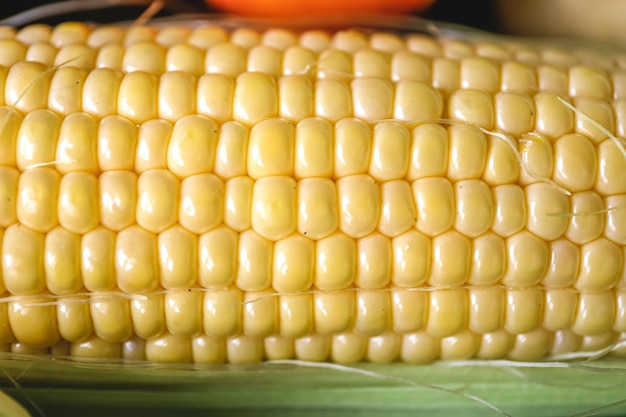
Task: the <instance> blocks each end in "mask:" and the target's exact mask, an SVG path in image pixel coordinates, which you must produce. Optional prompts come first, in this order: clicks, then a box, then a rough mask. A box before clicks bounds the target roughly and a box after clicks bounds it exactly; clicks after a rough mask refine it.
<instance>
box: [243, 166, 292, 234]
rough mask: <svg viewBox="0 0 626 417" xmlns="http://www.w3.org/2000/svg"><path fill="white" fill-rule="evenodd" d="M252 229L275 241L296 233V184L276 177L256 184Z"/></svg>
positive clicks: (253, 191)
mask: <svg viewBox="0 0 626 417" xmlns="http://www.w3.org/2000/svg"><path fill="white" fill-rule="evenodd" d="M251 216H252V219H251V220H252V228H253V229H254V231H255V232H257V233H258V234H259V235H261V236H262V237H264V238H266V239H269V240H272V241H276V240H279V239H283V238H284V237H286V236H288V235H290V234H291V233H293V232H294V231H295V229H296V216H297V214H296V181H295V180H294V179H293V178H292V177H284V176H273V177H265V178H261V179H259V180H257V181H256V182H255V183H254V188H253V189H252V215H251Z"/></svg>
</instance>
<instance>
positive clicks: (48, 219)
mask: <svg viewBox="0 0 626 417" xmlns="http://www.w3.org/2000/svg"><path fill="white" fill-rule="evenodd" d="M59 182H60V175H59V174H58V173H57V171H55V170H54V169H52V168H46V167H40V168H32V169H29V170H26V171H23V172H22V174H21V175H20V179H19V182H18V189H17V207H16V213H17V219H18V220H19V221H20V223H22V224H23V225H24V226H27V227H29V228H31V229H33V230H36V231H38V232H47V231H49V230H51V229H52V228H53V227H54V226H56V225H57V201H58V195H59Z"/></svg>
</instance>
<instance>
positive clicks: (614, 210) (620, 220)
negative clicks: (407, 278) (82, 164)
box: [0, 171, 626, 245]
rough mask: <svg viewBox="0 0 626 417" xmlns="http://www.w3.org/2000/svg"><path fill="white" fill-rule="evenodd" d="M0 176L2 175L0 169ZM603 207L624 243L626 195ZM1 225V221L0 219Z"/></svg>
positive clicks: (607, 228)
mask: <svg viewBox="0 0 626 417" xmlns="http://www.w3.org/2000/svg"><path fill="white" fill-rule="evenodd" d="M0 176H2V174H1V171H0ZM1 198H2V197H0V199H1ZM0 207H1V203H0ZM604 207H605V208H606V209H609V210H608V211H607V212H606V215H605V221H604V236H605V237H607V238H608V239H611V240H612V241H613V242H615V243H617V244H620V245H624V244H626V210H624V208H626V195H624V194H619V195H611V196H608V197H606V198H605V199H604ZM0 213H2V209H0ZM1 225H2V222H1V221H0V226H1Z"/></svg>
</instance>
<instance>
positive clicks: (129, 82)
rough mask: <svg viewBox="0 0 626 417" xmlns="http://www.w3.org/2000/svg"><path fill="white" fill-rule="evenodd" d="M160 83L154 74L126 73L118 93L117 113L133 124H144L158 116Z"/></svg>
mask: <svg viewBox="0 0 626 417" xmlns="http://www.w3.org/2000/svg"><path fill="white" fill-rule="evenodd" d="M158 102H159V101H158V81H157V77H156V76H155V75H154V74H150V73H147V72H142V71H136V72H130V73H126V74H125V75H124V77H123V78H122V81H121V83H120V87H119V90H118V93H117V113H118V114H119V115H120V116H122V117H126V118H127V119H129V120H130V121H131V122H135V123H143V122H145V121H147V120H150V119H156V118H157V115H158Z"/></svg>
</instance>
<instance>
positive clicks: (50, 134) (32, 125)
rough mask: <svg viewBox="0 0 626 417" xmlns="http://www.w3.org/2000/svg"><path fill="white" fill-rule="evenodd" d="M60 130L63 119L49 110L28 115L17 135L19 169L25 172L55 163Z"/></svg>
mask: <svg viewBox="0 0 626 417" xmlns="http://www.w3.org/2000/svg"><path fill="white" fill-rule="evenodd" d="M0 120H1V119H0ZM60 128H61V118H60V117H59V116H57V115H56V114H55V113H53V112H52V111H50V110H48V109H41V110H35V111H33V112H30V113H28V114H27V115H26V117H24V120H23V121H22V123H21V125H20V129H19V131H18V134H17V143H16V147H17V149H16V151H17V154H16V156H15V159H16V163H17V167H18V168H19V169H20V170H22V171H23V170H26V169H29V168H33V167H35V166H37V165H38V164H42V165H43V164H48V163H51V162H52V161H54V156H55V155H54V154H55V150H56V144H57V140H58V135H59V130H60ZM7 133H8V132H7ZM3 134H4V132H3ZM14 152H15V151H14Z"/></svg>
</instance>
